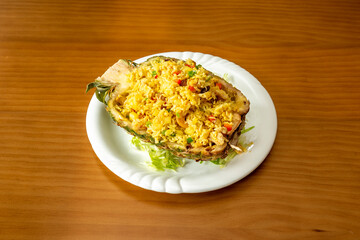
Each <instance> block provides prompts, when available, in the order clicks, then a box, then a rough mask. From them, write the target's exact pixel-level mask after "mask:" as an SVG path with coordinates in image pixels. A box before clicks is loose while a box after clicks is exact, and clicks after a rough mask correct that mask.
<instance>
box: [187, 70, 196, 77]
mask: <svg viewBox="0 0 360 240" xmlns="http://www.w3.org/2000/svg"><path fill="white" fill-rule="evenodd" d="M195 74H196V71H193V70H192V71H189V72H188V75H189V77H193V76H194V75H195Z"/></svg>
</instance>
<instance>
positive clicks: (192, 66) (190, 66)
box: [185, 63, 195, 68]
mask: <svg viewBox="0 0 360 240" xmlns="http://www.w3.org/2000/svg"><path fill="white" fill-rule="evenodd" d="M185 66H187V67H189V68H194V67H195V65H190V64H187V63H185Z"/></svg>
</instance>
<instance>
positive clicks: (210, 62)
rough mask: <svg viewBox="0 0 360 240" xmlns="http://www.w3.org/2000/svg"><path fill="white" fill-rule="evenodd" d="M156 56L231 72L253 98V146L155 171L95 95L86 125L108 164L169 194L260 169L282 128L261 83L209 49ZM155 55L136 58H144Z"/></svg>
mask: <svg viewBox="0 0 360 240" xmlns="http://www.w3.org/2000/svg"><path fill="white" fill-rule="evenodd" d="M155 55H163V56H167V57H174V58H179V59H184V60H186V59H188V58H191V59H192V60H194V61H195V62H196V63H197V64H201V65H202V66H203V67H204V68H206V69H208V70H210V71H212V72H213V73H215V74H217V75H219V76H223V75H224V74H225V73H226V74H228V80H229V82H231V83H232V84H233V85H234V86H235V87H237V88H238V89H239V90H240V91H241V92H242V93H243V94H244V95H245V96H246V97H247V98H248V99H249V100H250V111H249V113H248V114H247V116H246V119H247V123H246V126H245V128H247V127H250V126H255V128H254V129H252V130H251V131H249V132H247V133H245V134H244V135H243V136H242V137H244V138H246V141H248V142H253V143H254V144H253V147H252V148H251V150H250V151H248V152H245V153H243V154H239V155H237V156H236V157H235V158H234V159H232V160H231V161H230V163H229V164H228V165H227V166H226V167H223V168H221V167H219V166H218V165H215V164H213V163H211V162H203V163H202V164H200V163H198V162H195V161H192V160H186V165H185V166H184V167H182V168H179V169H178V170H177V171H171V170H169V171H165V172H160V171H156V170H155V169H153V168H152V167H149V165H148V161H149V156H148V154H147V153H146V152H141V151H139V150H137V149H135V148H134V147H133V146H132V145H131V143H130V141H131V138H132V136H131V135H129V134H128V133H126V131H125V130H123V129H122V128H120V127H118V126H116V125H115V124H114V123H113V122H112V120H111V118H110V117H109V115H108V113H107V112H106V110H105V108H104V105H103V104H102V103H100V102H99V101H98V100H97V99H96V97H95V94H94V96H93V97H92V99H91V101H90V104H89V107H88V111H87V115H86V129H87V134H88V137H89V140H90V143H91V145H92V147H93V149H94V151H95V153H96V155H97V156H98V157H99V159H100V160H101V161H102V162H103V163H104V164H105V166H106V167H108V168H109V169H110V170H111V171H112V172H113V173H115V174H116V175H118V176H119V177H121V178H122V179H124V180H125V181H128V182H130V183H132V184H134V185H137V186H139V187H142V188H145V189H149V190H153V191H157V192H167V193H200V192H206V191H212V190H216V189H220V188H223V187H226V186H228V185H230V184H232V183H235V182H237V181H239V180H240V179H242V178H244V177H245V176H247V175H248V174H249V173H251V172H252V171H253V170H254V169H256V168H257V167H258V166H259V165H260V164H261V163H262V162H263V161H264V159H265V158H266V156H267V155H268V153H269V151H270V149H271V147H272V145H273V143H274V140H275V136H276V130H277V117H276V111H275V107H274V104H273V102H272V100H271V97H270V95H269V94H268V92H267V91H266V90H265V88H264V87H263V86H262V85H261V84H260V82H259V81H258V80H257V79H256V78H255V77H253V76H252V75H251V74H250V73H249V72H247V71H246V70H244V69H243V68H241V67H239V66H238V65H236V64H234V63H232V62H229V61H227V60H225V59H222V58H219V57H215V56H212V55H209V54H202V53H194V52H167V53H159V54H154V55H151V56H155ZM151 56H147V57H144V58H141V59H138V60H136V61H135V62H137V63H140V62H143V61H145V60H146V59H148V58H149V57H151ZM104 72H105V69H104Z"/></svg>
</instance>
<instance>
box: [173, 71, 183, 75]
mask: <svg viewBox="0 0 360 240" xmlns="http://www.w3.org/2000/svg"><path fill="white" fill-rule="evenodd" d="M180 73H181V71H180V70H177V71H175V72H174V73H173V74H176V75H179V74H180Z"/></svg>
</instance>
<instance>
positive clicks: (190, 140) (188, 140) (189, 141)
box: [186, 137, 194, 143]
mask: <svg viewBox="0 0 360 240" xmlns="http://www.w3.org/2000/svg"><path fill="white" fill-rule="evenodd" d="M186 141H187V143H192V142H193V141H194V140H193V139H192V138H191V137H188V138H187V139H186Z"/></svg>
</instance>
